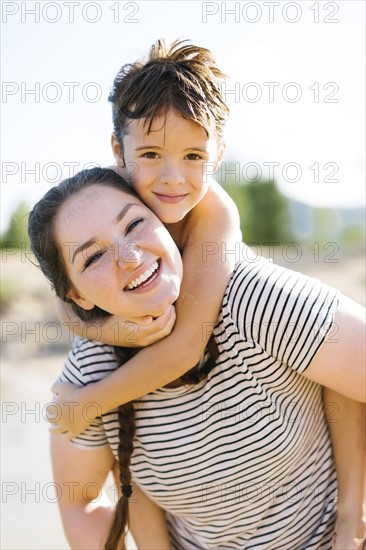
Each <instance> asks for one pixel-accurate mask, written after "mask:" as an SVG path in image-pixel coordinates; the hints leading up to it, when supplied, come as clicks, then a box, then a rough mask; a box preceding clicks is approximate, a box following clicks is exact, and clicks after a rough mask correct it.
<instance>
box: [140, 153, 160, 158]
mask: <svg viewBox="0 0 366 550" xmlns="http://www.w3.org/2000/svg"><path fill="white" fill-rule="evenodd" d="M142 156H143V157H145V158H147V159H157V158H158V154H157V153H155V152H154V151H148V152H147V153H144V154H143V155H142Z"/></svg>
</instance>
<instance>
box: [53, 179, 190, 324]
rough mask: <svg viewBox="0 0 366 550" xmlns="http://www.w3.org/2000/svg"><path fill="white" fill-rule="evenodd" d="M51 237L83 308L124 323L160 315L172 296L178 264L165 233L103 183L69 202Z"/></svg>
mask: <svg viewBox="0 0 366 550" xmlns="http://www.w3.org/2000/svg"><path fill="white" fill-rule="evenodd" d="M55 238H56V242H57V243H58V245H59V247H60V248H61V251H62V256H63V261H64V264H65V266H66V270H67V273H68V276H69V278H70V280H71V282H72V285H73V288H72V290H71V291H70V292H69V296H70V298H72V299H73V300H74V301H75V302H76V303H77V304H79V305H80V306H81V307H82V308H84V309H92V308H93V307H94V306H95V305H97V306H99V307H100V308H102V309H104V310H105V311H108V312H109V313H112V314H114V315H118V316H120V317H122V318H123V319H126V320H128V319H132V318H133V319H135V318H138V317H142V316H145V315H151V316H153V317H157V316H159V315H161V314H162V313H163V312H164V311H165V310H166V309H167V308H168V307H169V306H170V305H171V304H172V303H173V302H174V301H175V300H176V299H177V298H178V295H179V290H180V283H181V279H182V260H181V257H180V254H179V251H178V249H177V247H176V245H175V243H174V241H173V240H172V238H171V237H170V235H169V233H168V231H167V230H166V229H165V227H164V226H163V225H162V223H161V222H160V221H159V219H158V218H157V217H156V216H155V215H154V214H153V213H152V212H151V211H150V210H149V209H148V208H147V207H146V206H144V205H143V204H142V203H141V202H140V200H139V199H137V198H136V197H134V196H133V195H129V194H128V193H125V192H124V191H123V190H119V189H116V188H113V187H110V186H108V185H105V184H104V185H100V184H96V185H92V186H90V187H87V188H86V189H83V190H81V191H79V192H78V193H76V194H75V195H74V196H72V197H71V198H69V199H68V200H67V201H66V202H65V204H64V205H63V206H62V207H61V208H60V210H59V212H58V215H57V217H56V220H55Z"/></svg>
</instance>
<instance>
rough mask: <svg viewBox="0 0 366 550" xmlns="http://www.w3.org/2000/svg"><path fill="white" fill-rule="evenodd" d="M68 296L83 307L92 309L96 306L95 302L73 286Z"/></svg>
mask: <svg viewBox="0 0 366 550" xmlns="http://www.w3.org/2000/svg"><path fill="white" fill-rule="evenodd" d="M67 296H68V298H70V299H71V300H72V301H73V302H75V304H77V305H78V306H80V307H81V308H82V309H86V310H90V309H93V307H94V306H95V304H93V303H92V302H90V301H89V300H87V299H86V298H84V297H83V296H81V295H80V294H79V293H78V291H77V290H76V289H75V288H72V289H71V290H69V292H68V293H67Z"/></svg>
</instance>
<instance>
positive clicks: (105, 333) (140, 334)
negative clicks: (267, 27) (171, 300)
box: [56, 298, 175, 348]
mask: <svg viewBox="0 0 366 550" xmlns="http://www.w3.org/2000/svg"><path fill="white" fill-rule="evenodd" d="M56 313H57V315H58V317H59V319H60V320H61V322H62V323H63V325H65V327H67V328H68V329H69V331H70V332H71V333H73V334H76V335H77V336H81V337H82V338H85V339H87V340H97V341H99V342H103V343H104V344H109V345H111V346H124V347H127V348H129V347H132V348H133V347H143V346H149V345H150V344H153V343H154V342H157V341H158V340H161V339H162V338H165V336H168V334H170V333H171V331H172V329H173V326H174V323H175V308H174V306H170V308H169V309H167V310H166V311H165V312H164V313H163V314H162V315H160V317H158V318H157V319H153V318H152V317H151V316H149V315H147V316H146V317H139V318H136V319H130V320H124V319H120V318H119V317H116V316H114V315H111V316H109V317H106V318H105V320H103V322H101V321H98V322H95V321H94V322H90V323H86V322H84V321H82V320H81V319H79V317H78V316H77V315H76V313H74V311H73V309H72V307H71V304H69V303H67V302H63V301H62V300H60V298H56Z"/></svg>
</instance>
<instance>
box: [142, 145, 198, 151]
mask: <svg viewBox="0 0 366 550" xmlns="http://www.w3.org/2000/svg"><path fill="white" fill-rule="evenodd" d="M141 149H164V147H158V146H157V145H140V146H138V147H135V151H141ZM192 149H193V150H195V151H202V152H206V151H207V147H199V146H198V145H192V147H186V148H185V149H183V151H192Z"/></svg>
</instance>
